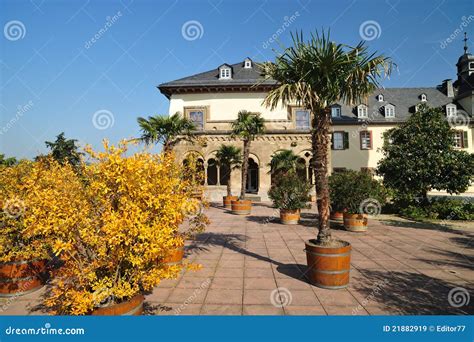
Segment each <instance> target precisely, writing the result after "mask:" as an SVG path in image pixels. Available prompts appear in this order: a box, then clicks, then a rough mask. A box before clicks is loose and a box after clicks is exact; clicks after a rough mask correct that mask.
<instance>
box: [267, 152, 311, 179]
mask: <svg viewBox="0 0 474 342" xmlns="http://www.w3.org/2000/svg"><path fill="white" fill-rule="evenodd" d="M299 159H300V157H298V156H297V155H296V154H295V153H294V152H293V151H292V150H281V151H279V152H277V153H275V154H274V155H273V156H272V160H271V162H270V163H269V164H268V166H270V173H271V174H273V175H285V174H287V173H289V172H294V173H296V172H298V171H299V170H301V169H302V167H303V166H302V165H301V163H299V162H298V161H299Z"/></svg>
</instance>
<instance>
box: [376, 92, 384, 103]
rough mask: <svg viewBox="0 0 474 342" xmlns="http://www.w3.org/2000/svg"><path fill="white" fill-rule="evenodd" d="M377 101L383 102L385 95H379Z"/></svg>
mask: <svg viewBox="0 0 474 342" xmlns="http://www.w3.org/2000/svg"><path fill="white" fill-rule="evenodd" d="M377 101H379V102H383V95H382V94H378V95H377Z"/></svg>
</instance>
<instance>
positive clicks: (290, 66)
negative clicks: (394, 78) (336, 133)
mask: <svg viewBox="0 0 474 342" xmlns="http://www.w3.org/2000/svg"><path fill="white" fill-rule="evenodd" d="M292 39H293V46H292V47H290V48H287V49H285V50H284V51H283V52H282V53H281V54H279V55H277V57H276V60H275V63H271V62H266V63H264V64H263V70H264V74H265V76H266V77H268V78H272V79H274V80H276V81H277V83H278V86H277V87H276V88H275V89H273V90H271V91H270V92H269V93H268V94H267V96H266V98H265V100H264V104H265V105H266V106H267V107H271V108H272V109H274V108H276V107H277V106H279V105H289V104H294V103H296V104H297V105H302V106H304V107H305V108H307V109H308V110H310V111H311V115H312V118H313V119H312V127H311V140H312V141H311V143H312V150H313V156H314V159H315V165H314V169H315V171H316V184H315V186H316V193H317V195H318V199H319V201H318V228H319V233H318V238H317V241H318V243H319V244H322V245H328V244H330V242H331V231H330V229H329V224H328V220H329V188H328V158H329V156H328V155H329V153H328V149H329V143H330V125H331V115H330V110H329V106H330V105H331V104H334V103H336V102H340V101H342V102H345V103H346V104H350V105H352V104H355V103H360V102H361V100H362V99H364V98H366V97H367V96H368V95H369V94H370V93H371V92H372V91H374V90H375V89H376V88H377V87H379V80H380V78H381V76H382V75H386V76H388V75H390V73H391V70H392V62H391V60H390V59H389V58H388V57H385V56H383V55H376V54H375V53H370V52H369V51H368V48H367V46H366V45H365V42H360V43H359V44H358V45H357V46H355V47H350V46H347V45H343V44H337V43H335V42H333V41H331V40H330V35H329V32H328V33H327V34H326V33H325V32H324V30H323V31H322V34H321V35H320V34H319V33H318V32H316V33H315V34H311V37H310V39H309V40H308V41H304V38H303V33H302V32H301V33H296V34H292Z"/></svg>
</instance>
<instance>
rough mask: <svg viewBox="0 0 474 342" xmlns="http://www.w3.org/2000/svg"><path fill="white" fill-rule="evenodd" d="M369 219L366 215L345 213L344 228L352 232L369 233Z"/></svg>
mask: <svg viewBox="0 0 474 342" xmlns="http://www.w3.org/2000/svg"><path fill="white" fill-rule="evenodd" d="M367 222H368V218H367V215H366V214H349V213H344V228H346V230H348V231H351V232H359V233H363V232H366V231H367Z"/></svg>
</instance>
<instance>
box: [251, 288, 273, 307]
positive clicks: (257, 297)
mask: <svg viewBox="0 0 474 342" xmlns="http://www.w3.org/2000/svg"><path fill="white" fill-rule="evenodd" d="M272 291H273V290H245V291H244V305H248V304H263V305H271V304H272V302H271V296H272Z"/></svg>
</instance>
